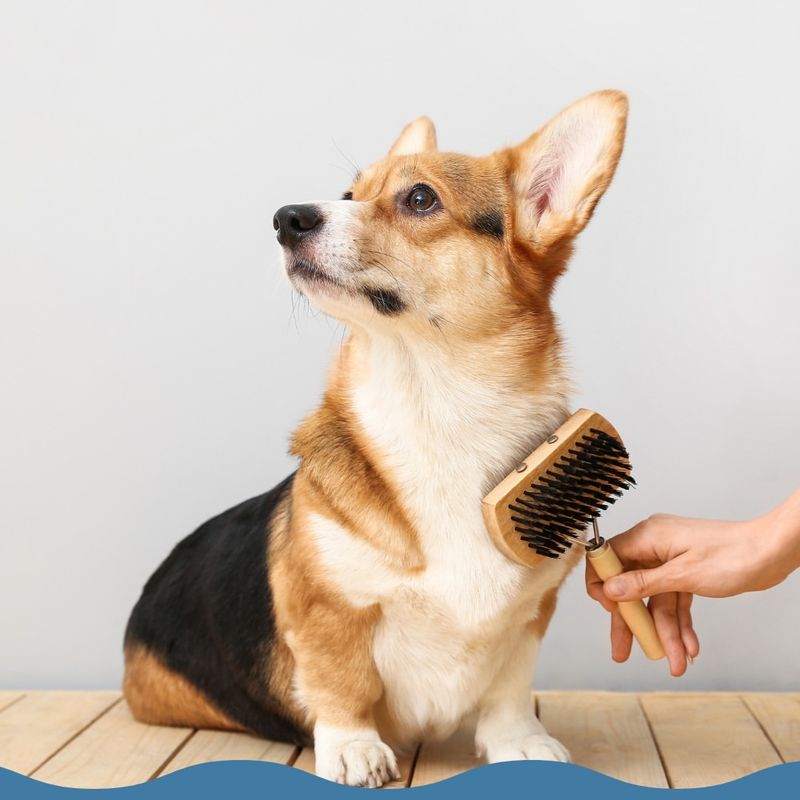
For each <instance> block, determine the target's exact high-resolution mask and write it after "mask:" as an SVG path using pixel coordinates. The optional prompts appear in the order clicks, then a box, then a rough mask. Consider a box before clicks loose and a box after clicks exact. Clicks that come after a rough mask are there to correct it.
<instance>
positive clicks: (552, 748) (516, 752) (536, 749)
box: [486, 733, 571, 764]
mask: <svg viewBox="0 0 800 800" xmlns="http://www.w3.org/2000/svg"><path fill="white" fill-rule="evenodd" d="M486 758H487V760H488V761H489V763H490V764H496V763H497V762H498V761H564V762H567V763H568V762H569V761H570V760H571V759H570V755H569V752H568V751H567V748H566V747H564V745H563V744H561V742H559V741H558V739H554V738H553V737H552V736H548V735H547V734H546V733H531V734H528V735H527V736H521V737H520V738H518V739H506V740H504V741H500V742H497V743H495V744H493V745H489V746H488V747H487V748H486Z"/></svg>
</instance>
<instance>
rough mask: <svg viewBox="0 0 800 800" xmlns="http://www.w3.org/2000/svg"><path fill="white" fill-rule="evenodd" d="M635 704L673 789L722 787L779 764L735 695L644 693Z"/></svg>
mask: <svg viewBox="0 0 800 800" xmlns="http://www.w3.org/2000/svg"><path fill="white" fill-rule="evenodd" d="M640 700H641V703H642V707H643V709H644V712H645V714H646V716H647V719H648V720H649V722H650V727H651V729H652V731H653V736H654V737H655V740H656V744H657V745H658V749H659V752H660V753H661V760H662V763H663V764H664V769H665V770H666V773H667V779H668V780H669V782H670V785H671V786H673V787H675V788H677V789H683V788H691V787H695V786H712V785H716V784H719V783H725V782H726V781H732V780H735V779H736V778H741V777H742V776H743V775H749V774H750V773H751V772H756V771H757V770H760V769H765V768H766V767H770V766H772V765H773V764H779V763H780V758H779V757H778V754H777V752H776V751H775V748H774V747H773V746H772V744H771V743H770V741H769V739H767V737H766V736H765V735H764V732H763V731H762V730H761V728H760V727H759V725H758V723H757V722H756V721H755V719H754V718H753V716H752V714H751V713H750V711H749V710H748V708H747V706H746V705H745V704H744V702H743V701H742V700H741V698H739V697H735V696H731V695H720V696H716V697H715V696H713V695H698V696H696V697H687V696H683V697H676V696H671V695H669V694H644V695H642V696H641V698H640Z"/></svg>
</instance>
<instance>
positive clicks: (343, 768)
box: [315, 739, 400, 788]
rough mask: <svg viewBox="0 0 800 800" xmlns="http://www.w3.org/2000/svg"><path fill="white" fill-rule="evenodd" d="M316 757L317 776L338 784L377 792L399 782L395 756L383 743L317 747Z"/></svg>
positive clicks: (367, 742) (348, 743) (356, 741)
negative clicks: (394, 782) (383, 787)
mask: <svg viewBox="0 0 800 800" xmlns="http://www.w3.org/2000/svg"><path fill="white" fill-rule="evenodd" d="M315 755H316V773H317V775H319V777H320V778H327V779H328V780H329V781H335V782H336V783H345V784H347V785H348V786H369V787H370V788H377V787H379V786H383V784H384V783H388V782H389V781H390V780H397V779H399V778H400V772H399V771H398V769H397V759H396V758H395V756H394V753H393V752H392V751H391V749H390V748H389V747H388V746H387V745H385V744H384V743H383V742H381V741H380V740H377V741H372V740H358V739H356V740H353V741H349V742H337V743H335V744H331V745H330V746H323V747H320V746H319V745H317V747H316V750H315Z"/></svg>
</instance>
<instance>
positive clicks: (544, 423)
mask: <svg viewBox="0 0 800 800" xmlns="http://www.w3.org/2000/svg"><path fill="white" fill-rule="evenodd" d="M405 356H407V354H405ZM403 359H404V354H403V353H402V352H400V353H398V351H396V350H394V349H392V350H391V351H381V350H380V349H377V348H376V349H375V350H374V351H373V353H372V358H371V359H370V362H371V363H370V371H369V379H368V380H367V381H366V382H364V383H363V384H361V385H359V386H357V387H356V388H355V389H354V391H353V397H352V401H353V405H354V409H355V411H356V414H357V416H358V419H359V421H360V423H361V425H362V426H363V429H364V432H365V433H366V435H367V436H368V437H369V439H370V441H371V443H372V444H373V445H374V446H375V447H376V449H377V451H378V452H379V453H380V455H381V457H382V463H383V465H384V466H386V467H387V468H388V469H389V470H390V471H391V476H392V479H393V482H394V484H395V486H396V488H397V490H398V491H399V493H400V495H401V497H402V500H403V502H404V505H405V506H406V510H407V511H408V512H409V513H410V516H411V518H412V523H413V524H414V527H415V529H416V530H417V532H418V535H419V538H420V545H421V549H422V552H423V556H424V562H425V569H424V570H423V571H421V572H420V573H418V574H414V575H409V574H408V573H407V572H401V571H398V570H396V569H393V568H392V566H391V565H390V564H388V563H387V559H386V556H385V554H384V553H383V552H381V551H379V550H377V549H376V548H373V547H371V546H370V545H369V544H367V543H365V542H364V541H363V540H359V539H356V538H355V537H353V536H352V535H350V534H349V533H348V531H346V530H345V529H344V528H342V527H340V526H339V525H338V524H336V523H334V522H332V521H330V520H327V519H323V518H322V517H319V518H317V519H315V521H314V524H313V528H314V535H315V539H316V541H317V544H318V547H319V551H320V557H321V559H322V561H323V563H324V564H326V565H327V566H328V568H329V570H330V575H331V577H332V578H334V580H336V582H337V583H338V585H339V589H340V591H342V592H344V593H345V595H346V596H347V597H348V599H349V601H350V602H352V603H354V604H356V605H359V606H365V605H372V604H374V603H379V604H380V606H381V610H382V617H381V622H380V623H379V625H378V628H377V631H376V634H375V639H374V651H373V655H374V659H375V663H376V665H377V668H378V671H379V673H380V675H381V678H382V681H383V684H384V689H385V701H386V704H387V707H388V710H389V712H390V714H391V716H392V718H393V723H394V727H395V729H396V730H397V731H398V733H399V734H400V735H401V736H407V737H412V736H415V735H418V734H420V733H423V732H424V733H426V734H427V735H431V734H433V735H436V734H439V735H446V734H447V733H449V732H450V731H451V730H452V729H453V728H454V727H455V726H456V725H457V724H458V722H459V721H460V719H461V718H462V716H463V715H464V714H466V713H467V712H469V711H470V710H472V709H473V708H474V707H475V705H476V703H477V700H478V698H479V697H480V696H481V695H482V694H483V693H484V692H485V691H486V689H487V688H488V686H489V685H490V683H491V681H492V679H493V677H494V676H495V674H496V672H497V670H498V669H499V667H500V666H501V665H502V664H503V663H504V662H505V661H506V659H507V658H508V657H509V654H510V652H511V650H512V649H513V648H514V645H515V640H516V639H517V638H518V634H519V632H520V631H521V630H522V628H523V626H524V625H525V624H526V623H527V622H529V621H530V620H532V619H534V618H535V617H536V615H537V611H538V605H539V602H540V600H541V598H542V595H543V594H544V593H545V592H546V591H547V590H548V589H550V588H551V587H553V586H555V585H557V584H558V583H559V582H560V580H561V579H562V577H563V575H564V573H565V572H566V570H567V569H568V566H569V565H568V564H566V563H561V562H560V561H552V562H550V561H548V562H546V563H544V564H543V565H542V566H541V567H540V568H537V569H536V570H529V569H526V568H524V567H520V566H519V565H517V564H514V563H513V562H511V561H509V560H508V559H507V558H506V557H505V556H503V555H502V554H501V553H500V552H499V551H498V550H497V549H496V548H495V547H494V545H493V544H492V542H491V539H490V538H489V534H488V533H487V531H486V529H485V527H484V524H483V519H482V516H481V509H480V501H481V498H482V497H483V496H484V495H485V494H486V492H487V491H488V490H489V489H490V488H491V487H492V486H493V485H494V484H495V483H496V482H497V481H498V480H499V479H500V478H501V477H503V475H504V474H506V472H507V471H508V469H509V468H510V467H511V466H512V465H513V464H514V463H516V461H518V460H520V459H521V458H523V457H524V456H525V455H527V454H528V453H529V452H530V450H531V449H532V444H538V443H539V441H541V439H543V438H544V437H545V436H546V435H547V434H548V433H549V432H550V431H552V430H554V429H555V428H556V427H557V426H558V425H559V424H560V423H561V421H562V419H563V416H564V415H565V411H564V404H563V395H562V394H561V393H560V392H558V391H554V392H553V393H552V394H551V395H549V396H541V395H540V396H536V397H530V396H527V397H519V396H514V395H513V394H504V393H502V392H498V391H497V390H493V389H491V388H488V387H486V386H485V385H481V384H479V383H477V382H475V381H473V380H470V379H469V378H467V377H466V376H465V375H464V374H457V373H455V372H452V371H448V370H446V369H443V367H442V364H441V363H437V362H436V361H431V362H429V363H428V362H426V361H425V360H420V359H415V360H414V363H413V368H412V366H411V364H410V363H408V362H406V363H405V364H404V360H403ZM426 366H427V369H426ZM404 367H407V369H404ZM559 388H561V387H559ZM336 576H338V579H337V577H336Z"/></svg>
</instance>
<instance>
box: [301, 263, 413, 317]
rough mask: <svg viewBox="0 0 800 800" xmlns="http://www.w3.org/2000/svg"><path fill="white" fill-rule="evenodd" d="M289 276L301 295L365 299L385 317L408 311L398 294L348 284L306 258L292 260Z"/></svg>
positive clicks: (388, 290)
mask: <svg viewBox="0 0 800 800" xmlns="http://www.w3.org/2000/svg"><path fill="white" fill-rule="evenodd" d="M287 275H288V276H289V280H290V281H291V282H292V284H293V285H294V286H295V288H296V289H297V290H298V291H300V292H302V291H303V290H304V289H305V290H309V289H311V290H312V291H317V292H323V293H325V294H337V295H347V296H351V297H361V298H364V299H365V300H368V301H369V302H370V303H371V304H372V307H373V308H374V309H375V310H376V311H377V312H378V313H379V314H381V315H382V316H386V317H392V316H396V315H398V314H400V313H402V312H403V311H405V309H406V303H405V301H404V300H403V298H402V297H401V296H400V295H399V294H398V292H396V291H392V290H390V289H386V288H380V287H375V286H356V285H350V284H345V283H344V282H343V281H341V280H340V279H338V278H336V277H334V276H333V275H331V273H330V272H329V271H328V270H326V269H325V267H323V266H320V265H319V264H317V263H316V262H314V261H311V260H310V259H308V258H304V257H302V256H297V255H293V256H292V258H291V261H290V262H289V264H288V265H287Z"/></svg>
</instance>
